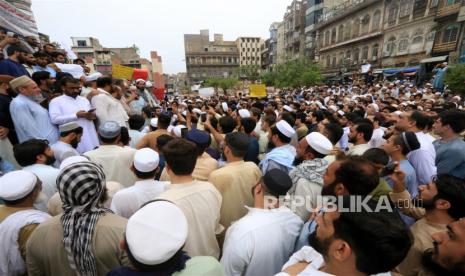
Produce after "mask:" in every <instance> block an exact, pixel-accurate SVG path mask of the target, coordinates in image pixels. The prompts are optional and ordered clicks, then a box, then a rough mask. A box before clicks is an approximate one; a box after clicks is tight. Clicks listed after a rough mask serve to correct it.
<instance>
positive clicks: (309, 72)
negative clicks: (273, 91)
mask: <svg viewBox="0 0 465 276" xmlns="http://www.w3.org/2000/svg"><path fill="white" fill-rule="evenodd" d="M260 78H261V80H262V82H264V83H265V84H266V85H267V86H274V87H278V88H284V87H298V86H310V85H316V84H320V83H321V82H322V81H323V76H322V75H321V73H320V70H319V68H318V67H317V66H316V65H315V64H313V63H310V62H307V61H290V62H287V63H285V64H278V65H276V66H275V67H274V69H273V71H272V72H266V73H264V74H262V75H261V76H260Z"/></svg>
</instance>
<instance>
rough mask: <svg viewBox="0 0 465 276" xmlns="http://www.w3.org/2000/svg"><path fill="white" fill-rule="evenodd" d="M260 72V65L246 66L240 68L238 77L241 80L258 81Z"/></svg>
mask: <svg viewBox="0 0 465 276" xmlns="http://www.w3.org/2000/svg"><path fill="white" fill-rule="evenodd" d="M260 71H261V70H260V66H258V65H245V66H241V67H239V69H238V76H239V78H240V79H247V80H249V81H256V80H257V79H258V78H259V77H260Z"/></svg>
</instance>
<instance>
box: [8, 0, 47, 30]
mask: <svg viewBox="0 0 465 276" xmlns="http://www.w3.org/2000/svg"><path fill="white" fill-rule="evenodd" d="M0 26H2V27H3V28H5V29H7V30H9V31H12V32H14V33H17V34H20V35H22V36H24V37H26V36H34V37H39V35H38V32H37V25H36V21H35V19H34V14H33V13H32V10H31V0H19V1H18V0H16V1H12V0H0Z"/></svg>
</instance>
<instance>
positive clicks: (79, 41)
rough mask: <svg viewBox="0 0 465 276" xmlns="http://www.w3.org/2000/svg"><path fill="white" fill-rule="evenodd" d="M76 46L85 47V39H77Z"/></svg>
mask: <svg viewBox="0 0 465 276" xmlns="http://www.w3.org/2000/svg"><path fill="white" fill-rule="evenodd" d="M77 46H78V47H87V41H85V40H78V41H77Z"/></svg>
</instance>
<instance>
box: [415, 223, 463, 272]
mask: <svg viewBox="0 0 465 276" xmlns="http://www.w3.org/2000/svg"><path fill="white" fill-rule="evenodd" d="M432 238H433V244H434V248H433V250H427V251H426V252H425V253H424V255H423V258H422V264H423V267H424V270H423V271H422V273H423V274H422V275H433V276H442V275H447V276H459V275H464V274H465V220H464V219H460V220H458V221H455V222H452V223H450V224H448V225H447V231H443V232H438V233H435V234H433V235H432Z"/></svg>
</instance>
